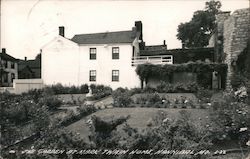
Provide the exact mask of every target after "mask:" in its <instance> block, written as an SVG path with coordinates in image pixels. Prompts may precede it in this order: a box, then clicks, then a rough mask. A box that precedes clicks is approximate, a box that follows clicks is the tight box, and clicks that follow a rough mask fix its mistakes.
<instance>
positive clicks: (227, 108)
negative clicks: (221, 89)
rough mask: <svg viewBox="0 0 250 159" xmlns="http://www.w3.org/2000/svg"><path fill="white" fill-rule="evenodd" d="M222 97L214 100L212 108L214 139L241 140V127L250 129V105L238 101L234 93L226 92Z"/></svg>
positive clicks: (215, 140) (216, 140)
mask: <svg viewBox="0 0 250 159" xmlns="http://www.w3.org/2000/svg"><path fill="white" fill-rule="evenodd" d="M222 99H223V100H222ZM222 99H220V101H214V102H213V103H212V107H211V108H210V114H211V119H212V124H213V125H212V128H211V132H212V133H213V141H214V142H219V141H224V140H235V139H236V140H239V139H240V138H241V137H242V132H241V131H240V130H241V128H247V130H249V129H250V123H249V121H250V114H249V105H247V104H245V103H243V102H239V101H237V100H236V99H237V98H236V97H235V95H234V94H233V93H224V95H223V98H222ZM242 142H243V141H242ZM241 144H242V145H245V143H241Z"/></svg>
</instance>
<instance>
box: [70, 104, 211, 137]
mask: <svg viewBox="0 0 250 159" xmlns="http://www.w3.org/2000/svg"><path fill="white" fill-rule="evenodd" d="M180 110H187V111H188V112H189V113H190V115H191V116H190V118H191V120H192V121H193V123H194V124H195V125H197V126H199V125H204V124H205V123H206V122H207V121H208V119H207V118H206V116H208V110H206V109H165V108H112V109H104V110H100V111H98V112H96V113H94V114H95V115H96V116H99V117H102V118H110V117H114V118H116V117H120V116H127V115H130V118H129V119H128V121H127V123H128V124H129V125H130V126H131V127H134V128H138V129H139V130H142V129H144V128H146V127H147V122H148V121H149V120H150V119H151V118H153V117H154V116H156V115H157V113H158V112H161V111H164V112H166V113H167V114H168V118H171V119H176V118H177V117H178V115H179V113H178V112H179V111H180ZM94 114H92V115H94ZM90 117H91V115H90V116H87V117H85V118H83V119H81V120H79V121H77V122H75V123H73V124H71V125H69V126H68V127H66V129H67V130H69V131H71V132H74V133H77V134H78V135H79V137H80V138H82V139H84V140H86V141H88V135H90V131H89V128H88V126H87V125H86V123H85V122H86V121H87V120H88V119H89V118H90Z"/></svg>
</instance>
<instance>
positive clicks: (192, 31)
mask: <svg viewBox="0 0 250 159" xmlns="http://www.w3.org/2000/svg"><path fill="white" fill-rule="evenodd" d="M220 8H221V2H220V1H214V0H211V1H208V2H206V4H205V9H204V10H198V11H196V12H194V14H193V17H192V19H191V21H189V22H186V23H181V24H180V25H179V26H178V29H177V31H178V34H177V35H176V36H177V39H179V40H181V41H182V43H184V44H185V46H186V47H188V48H192V47H203V46H206V45H208V42H209V38H210V36H211V34H212V31H213V29H214V27H215V15H216V14H217V13H218V12H220Z"/></svg>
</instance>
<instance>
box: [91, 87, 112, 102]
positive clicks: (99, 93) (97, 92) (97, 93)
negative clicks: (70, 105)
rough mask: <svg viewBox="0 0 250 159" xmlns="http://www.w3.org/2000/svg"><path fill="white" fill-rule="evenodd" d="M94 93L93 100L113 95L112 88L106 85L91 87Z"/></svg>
mask: <svg viewBox="0 0 250 159" xmlns="http://www.w3.org/2000/svg"><path fill="white" fill-rule="evenodd" d="M90 87H91V89H92V93H93V97H92V98H93V99H94V100H98V99H101V98H104V97H107V96H109V95H111V94H112V88H110V87H108V86H104V85H94V84H91V85H90Z"/></svg>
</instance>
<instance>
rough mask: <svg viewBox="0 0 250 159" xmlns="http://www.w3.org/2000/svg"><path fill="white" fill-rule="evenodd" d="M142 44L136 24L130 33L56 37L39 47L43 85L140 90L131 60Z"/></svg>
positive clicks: (137, 24) (138, 24) (60, 29)
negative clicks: (98, 86) (95, 85)
mask: <svg viewBox="0 0 250 159" xmlns="http://www.w3.org/2000/svg"><path fill="white" fill-rule="evenodd" d="M141 41H142V23H141V22H140V21H137V22H135V27H133V28H132V30H129V31H119V32H104V33H95V34H79V35H75V36H74V37H73V38H72V39H67V38H65V37H64V27H59V35H58V36H57V37H56V38H54V39H53V40H52V41H51V42H49V43H48V44H46V45H45V46H43V47H42V79H43V82H44V84H46V85H52V84H56V83H61V84H63V85H75V86H79V85H81V84H85V83H86V84H103V85H107V86H110V87H112V88H113V89H116V88H118V87H127V88H134V87H140V80H139V77H138V75H137V74H136V72H135V69H136V67H135V66H134V65H132V60H133V59H134V57H136V56H137V53H138V52H139V43H140V42H141Z"/></svg>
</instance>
